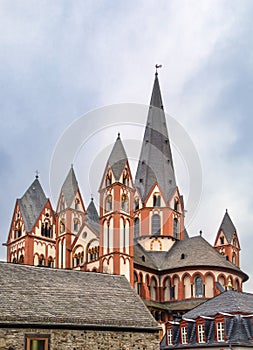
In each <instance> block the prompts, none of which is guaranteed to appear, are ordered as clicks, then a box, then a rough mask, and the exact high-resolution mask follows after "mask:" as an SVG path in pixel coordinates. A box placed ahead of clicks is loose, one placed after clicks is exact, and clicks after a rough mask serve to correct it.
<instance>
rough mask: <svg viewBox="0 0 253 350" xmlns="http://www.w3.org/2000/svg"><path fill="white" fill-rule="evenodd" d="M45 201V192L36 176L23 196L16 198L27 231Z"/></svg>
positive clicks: (35, 219)
mask: <svg viewBox="0 0 253 350" xmlns="http://www.w3.org/2000/svg"><path fill="white" fill-rule="evenodd" d="M46 202H47V198H46V196H45V193H44V191H43V189H42V187H41V185H40V182H39V180H38V178H36V179H35V180H34V181H33V183H32V184H31V186H30V187H29V188H28V190H27V191H26V192H25V194H24V195H23V197H22V198H20V199H18V205H19V208H20V211H21V214H22V217H23V220H24V224H25V228H26V230H27V232H30V231H31V230H32V228H33V226H34V225H35V223H36V221H37V219H38V217H39V215H40V213H41V211H42V209H43V208H44V206H45V204H46Z"/></svg>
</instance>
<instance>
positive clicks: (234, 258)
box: [232, 252, 236, 265]
mask: <svg viewBox="0 0 253 350" xmlns="http://www.w3.org/2000/svg"><path fill="white" fill-rule="evenodd" d="M232 263H233V264H234V265H236V253H235V252H233V255H232Z"/></svg>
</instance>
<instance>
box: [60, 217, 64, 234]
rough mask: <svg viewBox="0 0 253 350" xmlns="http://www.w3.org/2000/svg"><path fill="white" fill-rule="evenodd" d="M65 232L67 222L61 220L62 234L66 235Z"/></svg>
mask: <svg viewBox="0 0 253 350" xmlns="http://www.w3.org/2000/svg"><path fill="white" fill-rule="evenodd" d="M64 232H65V221H64V220H61V222H60V233H64Z"/></svg>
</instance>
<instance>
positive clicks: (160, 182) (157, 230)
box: [134, 72, 184, 250]
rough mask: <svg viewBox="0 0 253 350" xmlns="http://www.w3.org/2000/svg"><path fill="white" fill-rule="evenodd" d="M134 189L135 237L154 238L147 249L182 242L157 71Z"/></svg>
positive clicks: (179, 198) (180, 203)
mask: <svg viewBox="0 0 253 350" xmlns="http://www.w3.org/2000/svg"><path fill="white" fill-rule="evenodd" d="M135 186H136V188H137V190H138V193H139V202H138V195H136V198H135V212H134V226H135V229H134V233H135V238H137V237H142V236H147V235H149V236H154V237H153V238H152V240H151V242H150V247H149V249H150V250H168V247H169V246H170V245H171V243H172V242H171V241H175V240H183V239H184V204H183V199H182V196H181V195H180V193H179V190H178V187H177V185H176V179H175V172H174V166H173V159H172V153H171V148H170V140H169V136H168V130H167V125H166V119H165V113H164V108H163V103H162V96H161V91H160V86H159V80H158V73H157V72H156V74H155V81H154V86H153V91H152V96H151V101H150V107H149V112H148V118H147V124H146V129H145V133H144V139H143V143H142V148H141V153H140V158H139V163H138V168H137V172H136V177H135ZM158 236H161V237H162V238H165V237H170V239H168V240H167V241H168V242H167V243H165V241H166V240H165V239H159V238H158ZM162 241H163V242H164V243H165V244H162ZM145 246H147V245H146V244H145Z"/></svg>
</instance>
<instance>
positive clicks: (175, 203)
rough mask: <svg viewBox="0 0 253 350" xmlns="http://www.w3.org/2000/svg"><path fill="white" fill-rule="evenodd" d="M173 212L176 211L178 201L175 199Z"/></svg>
mask: <svg viewBox="0 0 253 350" xmlns="http://www.w3.org/2000/svg"><path fill="white" fill-rule="evenodd" d="M174 210H175V211H178V200H177V199H175V201H174Z"/></svg>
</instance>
